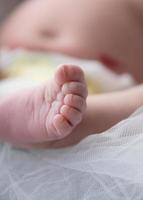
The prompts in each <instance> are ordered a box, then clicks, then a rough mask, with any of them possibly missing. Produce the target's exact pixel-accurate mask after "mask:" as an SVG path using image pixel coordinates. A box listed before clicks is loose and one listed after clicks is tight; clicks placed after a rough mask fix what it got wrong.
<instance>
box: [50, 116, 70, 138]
mask: <svg viewBox="0 0 143 200" xmlns="http://www.w3.org/2000/svg"><path fill="white" fill-rule="evenodd" d="M53 125H54V127H55V129H56V132H57V135H56V136H57V139H62V138H64V137H66V136H67V135H69V134H70V133H71V131H72V129H73V126H72V125H71V124H70V123H69V122H68V121H67V120H66V119H65V118H64V116H62V115H61V114H57V115H56V116H55V118H54V120H53Z"/></svg>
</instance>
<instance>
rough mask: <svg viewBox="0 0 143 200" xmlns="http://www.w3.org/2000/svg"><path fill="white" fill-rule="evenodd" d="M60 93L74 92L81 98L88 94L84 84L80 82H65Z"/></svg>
mask: <svg viewBox="0 0 143 200" xmlns="http://www.w3.org/2000/svg"><path fill="white" fill-rule="evenodd" d="M62 93H63V94H64V95H67V94H75V95H78V96H81V97H83V98H86V97H87V94H88V92H87V86H86V84H84V83H80V82H70V83H65V84H64V85H63V87H62Z"/></svg>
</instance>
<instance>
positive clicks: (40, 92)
mask: <svg viewBox="0 0 143 200" xmlns="http://www.w3.org/2000/svg"><path fill="white" fill-rule="evenodd" d="M86 97H87V87H86V83H85V80H84V74H83V71H82V70H81V69H80V68H79V67H76V66H72V65H62V66H60V67H59V68H58V69H57V70H56V72H55V74H54V77H53V78H52V79H51V80H50V81H49V82H48V83H47V84H44V85H42V86H40V87H38V88H34V89H32V90H29V91H25V93H22V94H18V95H17V96H14V97H13V98H9V101H8V102H9V104H10V105H11V107H14V108H15V109H14V110H13V109H8V107H7V106H8V104H7V106H6V107H7V109H8V113H9V118H8V120H10V121H11V123H10V124H11V125H10V127H11V129H10V130H8V131H9V132H11V133H10V134H9V136H8V138H6V139H7V140H10V141H12V142H14V143H21V144H23V143H25V144H27V143H39V142H45V141H53V140H58V139H62V138H64V137H66V136H67V135H69V134H70V133H71V132H72V131H73V129H74V128H75V127H76V126H77V125H78V124H79V123H80V122H81V120H82V118H83V113H84V111H85V108H86Z"/></svg>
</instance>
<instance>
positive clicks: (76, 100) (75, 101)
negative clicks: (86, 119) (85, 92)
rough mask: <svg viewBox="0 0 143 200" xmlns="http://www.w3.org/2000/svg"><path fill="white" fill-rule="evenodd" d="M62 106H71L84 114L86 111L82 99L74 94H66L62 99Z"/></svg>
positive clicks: (84, 102)
mask: <svg viewBox="0 0 143 200" xmlns="http://www.w3.org/2000/svg"><path fill="white" fill-rule="evenodd" d="M64 104H66V105H68V106H71V107H73V108H75V109H77V110H79V111H80V112H84V111H85V109H86V101H85V99H84V98H83V97H81V96H78V95H74V94H67V95H66V96H65V98H64Z"/></svg>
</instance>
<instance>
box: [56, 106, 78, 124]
mask: <svg viewBox="0 0 143 200" xmlns="http://www.w3.org/2000/svg"><path fill="white" fill-rule="evenodd" d="M60 113H61V114H62V115H63V116H64V117H65V119H67V121H68V122H69V123H70V124H71V125H72V126H73V127H74V126H76V125H77V124H79V122H80V121H81V120H82V113H81V112H80V111H78V110H76V109H74V108H72V107H70V106H67V105H64V106H62V107H61V110H60Z"/></svg>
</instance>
